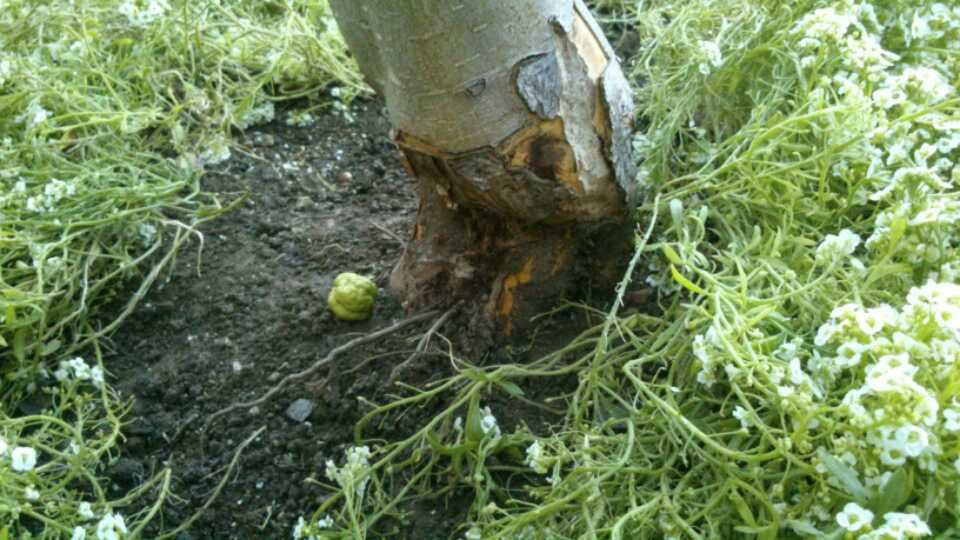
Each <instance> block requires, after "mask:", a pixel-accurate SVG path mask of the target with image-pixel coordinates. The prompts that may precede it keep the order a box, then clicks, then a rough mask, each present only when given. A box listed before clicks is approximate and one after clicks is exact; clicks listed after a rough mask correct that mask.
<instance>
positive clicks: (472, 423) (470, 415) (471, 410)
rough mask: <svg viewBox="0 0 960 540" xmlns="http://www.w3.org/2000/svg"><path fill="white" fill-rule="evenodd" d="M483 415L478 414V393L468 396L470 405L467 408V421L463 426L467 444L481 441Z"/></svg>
mask: <svg viewBox="0 0 960 540" xmlns="http://www.w3.org/2000/svg"><path fill="white" fill-rule="evenodd" d="M482 416H483V413H482V412H480V393H479V392H477V393H474V394H473V395H472V396H470V405H469V407H468V408H467V421H466V425H465V426H464V435H466V438H467V442H471V443H478V442H480V441H482V440H483V426H482V425H481V419H482Z"/></svg>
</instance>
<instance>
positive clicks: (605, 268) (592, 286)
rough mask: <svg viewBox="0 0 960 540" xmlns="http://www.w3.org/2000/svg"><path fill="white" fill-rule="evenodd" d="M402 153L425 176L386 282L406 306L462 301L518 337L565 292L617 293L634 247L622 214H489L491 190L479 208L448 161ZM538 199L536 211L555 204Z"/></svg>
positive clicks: (496, 329) (628, 223)
mask: <svg viewBox="0 0 960 540" xmlns="http://www.w3.org/2000/svg"><path fill="white" fill-rule="evenodd" d="M405 154H406V156H407V157H408V165H410V166H411V168H412V169H413V171H412V172H413V173H414V175H415V176H416V177H417V178H419V191H420V208H419V211H418V214H417V223H416V228H415V231H414V234H413V238H412V239H411V240H410V241H409V242H408V244H407V247H406V249H405V251H404V254H403V256H402V257H401V259H400V261H399V262H398V263H397V265H396V267H395V268H394V270H393V273H392V275H391V279H390V286H391V288H392V289H394V291H396V292H397V293H398V294H399V296H400V298H401V299H402V301H403V303H404V306H405V308H406V309H407V310H409V311H419V310H423V309H427V308H436V307H441V306H449V305H452V304H454V303H456V302H461V301H462V302H463V303H464V304H465V305H466V306H472V309H473V311H475V312H477V313H478V314H482V316H481V317H479V319H480V320H485V321H488V322H490V323H491V325H492V327H493V329H494V333H495V334H499V335H503V336H512V335H521V334H523V333H524V332H525V331H526V330H527V329H528V328H529V327H530V323H531V319H532V318H533V317H534V316H536V315H538V314H540V313H543V312H545V311H547V310H549V309H551V308H553V307H555V306H556V305H557V303H558V302H559V301H560V300H561V299H563V298H582V297H583V296H584V295H585V294H586V293H589V292H592V291H610V293H611V294H612V292H613V290H614V286H615V284H616V283H617V282H618V281H619V279H620V278H621V277H622V273H623V270H624V268H625V265H626V262H627V259H628V258H629V254H630V253H631V250H632V247H633V226H632V222H631V221H630V220H629V219H628V217H627V215H626V214H625V213H620V214H617V215H614V216H612V217H611V218H610V219H606V220H598V221H593V222H588V223H584V222H576V221H572V222H559V223H549V222H547V221H544V220H531V219H529V215H523V214H521V215H522V217H517V216H513V215H510V213H509V212H491V211H490V209H491V208H494V209H496V208H498V206H497V205H490V204H489V197H485V198H484V204H483V206H479V205H473V204H470V202H471V200H472V198H471V197H464V196H463V190H462V189H457V188H458V187H459V188H462V187H463V186H462V185H460V184H461V183H462V181H463V177H462V175H457V174H450V173H451V171H450V168H449V167H450V162H448V161H444V160H439V159H436V158H434V157H431V156H428V155H425V154H421V153H417V152H410V151H406V152H405ZM494 176H495V175H494ZM457 192H459V194H460V196H459V197H456V198H455V194H456V193H457ZM488 195H489V194H488ZM514 195H516V196H520V195H519V194H514ZM537 197H538V198H537V199H533V200H534V201H539V205H541V206H538V208H542V206H544V205H545V204H546V203H547V202H548V201H549V198H547V199H544V198H543V197H542V194H538V195H537Z"/></svg>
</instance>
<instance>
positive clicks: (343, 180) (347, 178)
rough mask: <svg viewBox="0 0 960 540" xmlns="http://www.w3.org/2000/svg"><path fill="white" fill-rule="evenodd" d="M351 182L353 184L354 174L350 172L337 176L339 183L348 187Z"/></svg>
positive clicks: (341, 172)
mask: <svg viewBox="0 0 960 540" xmlns="http://www.w3.org/2000/svg"><path fill="white" fill-rule="evenodd" d="M350 182H353V173H351V172H350V171H340V174H338V175H337V183H339V184H341V185H346V184H349V183H350Z"/></svg>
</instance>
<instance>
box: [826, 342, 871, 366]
mask: <svg viewBox="0 0 960 540" xmlns="http://www.w3.org/2000/svg"><path fill="white" fill-rule="evenodd" d="M868 350H870V347H868V346H867V345H862V344H860V343H858V342H856V341H846V342H844V343H843V344H842V345H840V346H839V347H837V357H836V359H835V360H834V363H835V364H836V365H837V366H838V367H843V368H849V367H854V366H858V365H860V361H861V358H862V357H863V353H865V352H867V351H868Z"/></svg>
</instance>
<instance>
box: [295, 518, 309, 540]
mask: <svg viewBox="0 0 960 540" xmlns="http://www.w3.org/2000/svg"><path fill="white" fill-rule="evenodd" d="M306 528H307V520H305V519H303V516H300V517H299V518H298V519H297V524H296V525H295V526H294V527H293V538H294V539H295V540H299V539H300V538H303V530H304V529H306Z"/></svg>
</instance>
